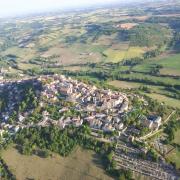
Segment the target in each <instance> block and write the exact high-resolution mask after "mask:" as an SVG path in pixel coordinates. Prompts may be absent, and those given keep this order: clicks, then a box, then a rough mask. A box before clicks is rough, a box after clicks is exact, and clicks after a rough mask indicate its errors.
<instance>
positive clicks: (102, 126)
mask: <svg viewBox="0 0 180 180" xmlns="http://www.w3.org/2000/svg"><path fill="white" fill-rule="evenodd" d="M39 80H40V81H45V80H48V77H41V78H40V79H39ZM42 96H44V97H45V98H47V99H48V101H52V102H54V101H57V100H58V98H60V97H61V98H64V100H66V101H68V102H74V104H75V105H74V109H75V110H77V111H83V112H85V114H86V115H85V117H83V118H82V119H81V118H80V117H76V118H72V117H68V118H66V119H63V118H62V119H61V120H60V121H59V123H60V124H61V126H62V127H65V126H66V125H68V124H74V125H75V126H79V125H81V124H82V123H83V121H86V122H88V123H89V125H90V127H91V128H94V129H99V130H103V131H114V130H122V129H123V127H124V124H123V122H122V116H123V114H124V113H125V112H126V111H128V98H127V96H126V94H124V93H120V92H114V91H111V90H109V89H108V90H105V89H97V88H96V87H95V86H90V85H87V84H85V83H83V82H79V81H77V80H73V79H71V78H70V77H69V78H66V77H65V76H63V75H61V76H53V79H52V78H51V82H50V83H48V84H46V85H45V86H44V89H43V91H42Z"/></svg>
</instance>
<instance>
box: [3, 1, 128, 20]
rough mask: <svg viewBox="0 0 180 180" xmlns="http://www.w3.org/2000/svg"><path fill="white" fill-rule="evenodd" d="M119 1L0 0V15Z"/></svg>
mask: <svg viewBox="0 0 180 180" xmlns="http://www.w3.org/2000/svg"><path fill="white" fill-rule="evenodd" d="M129 1H130V0H129ZM131 1H132V0H131ZM121 2H125V0H93V1H89V0H31V1H25V0H13V1H12V0H5V1H4V0H0V17H7V16H15V15H22V14H28V13H38V12H43V11H50V10H55V9H68V8H81V7H88V6H94V5H97V6H98V5H106V4H112V5H113V4H114V3H121Z"/></svg>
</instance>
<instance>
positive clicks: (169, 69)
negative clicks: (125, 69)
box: [133, 54, 180, 75]
mask: <svg viewBox="0 0 180 180" xmlns="http://www.w3.org/2000/svg"><path fill="white" fill-rule="evenodd" d="M155 65H162V66H163V68H162V69H161V71H160V72H161V73H162V74H167V75H179V74H180V54H176V55H168V57H165V58H160V59H158V58H156V59H152V60H147V61H146V62H144V63H143V64H140V65H137V66H135V67H134V68H133V70H134V71H139V72H150V71H151V69H152V67H154V66H155Z"/></svg>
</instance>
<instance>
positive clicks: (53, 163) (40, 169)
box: [2, 147, 112, 180]
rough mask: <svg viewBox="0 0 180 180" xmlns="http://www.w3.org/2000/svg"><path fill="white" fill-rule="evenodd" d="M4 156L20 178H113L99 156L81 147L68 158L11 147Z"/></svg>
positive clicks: (107, 179)
mask: <svg viewBox="0 0 180 180" xmlns="http://www.w3.org/2000/svg"><path fill="white" fill-rule="evenodd" d="M2 157H3V159H4V160H5V162H6V163H7V165H8V166H9V167H10V169H11V170H13V173H14V174H15V175H16V177H17V179H18V180H24V179H26V178H30V179H43V180H49V179H53V180H56V179H61V180H66V179H72V178H73V180H79V179H85V180H93V179H104V180H111V179H112V178H111V177H109V176H107V175H106V174H105V172H104V170H103V169H102V166H101V164H100V160H99V158H98V156H97V155H96V154H95V153H94V152H92V151H88V150H82V149H81V148H77V149H76V150H75V152H73V153H72V154H71V155H69V156H68V157H66V158H63V157H61V156H59V155H57V154H53V157H49V158H40V157H38V156H34V155H33V156H25V155H21V154H20V153H18V151H17V150H16V149H15V148H12V147H11V148H9V149H8V150H6V151H4V152H3V153H2ZM19 162H21V163H19Z"/></svg>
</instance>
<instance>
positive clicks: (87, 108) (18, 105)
mask: <svg viewBox="0 0 180 180" xmlns="http://www.w3.org/2000/svg"><path fill="white" fill-rule="evenodd" d="M9 90H10V91H9ZM0 92H1V98H2V100H1V113H0V116H1V124H0V127H1V129H0V134H1V137H2V139H3V141H4V142H6V141H7V140H8V139H7V138H9V137H13V136H16V134H18V132H19V131H21V129H27V128H36V127H50V126H56V127H58V128H60V129H62V130H63V129H66V128H68V127H72V126H73V127H75V128H79V127H81V126H84V125H88V127H90V128H91V136H92V137H93V138H95V139H97V140H99V141H102V142H106V143H117V146H116V150H115V154H114V160H115V161H117V167H118V168H120V167H125V168H127V169H130V170H133V171H135V172H138V173H141V174H144V175H148V176H151V177H154V178H158V179H169V178H170V179H172V178H173V179H176V173H175V172H174V170H173V168H172V166H169V165H168V164H166V163H165V160H164V159H163V158H162V157H161V161H160V162H159V164H158V163H154V164H152V163H153V162H152V161H151V160H150V159H149V160H150V161H147V160H142V159H139V155H140V154H144V155H145V154H147V152H148V146H147V145H145V146H144V145H143V146H139V147H136V148H134V147H132V145H131V143H134V142H139V143H140V144H144V142H145V141H144V140H145V139H146V137H149V136H151V135H153V134H154V133H156V132H158V131H159V130H161V129H160V126H161V125H162V124H163V122H164V120H163V119H162V117H161V116H160V115H158V114H148V115H146V116H145V115H144V114H139V115H138V119H139V120H138V122H139V123H138V125H132V124H131V125H130V124H128V123H127V122H126V119H127V118H129V117H130V116H129V114H131V113H133V112H135V111H136V107H135V106H133V104H132V102H131V101H132V99H133V98H137V99H141V101H142V103H143V106H144V107H148V102H147V101H146V99H145V98H144V97H141V96H139V95H136V94H132V93H131V94H126V93H123V92H120V91H114V90H111V89H101V88H97V87H96V86H94V85H89V84H86V83H84V82H82V81H79V80H76V79H73V78H71V77H66V76H64V75H47V76H40V77H37V78H26V79H22V80H17V81H2V82H1V83H0ZM15 112H17V113H15ZM138 128H139V129H138ZM143 129H146V131H145V134H142V132H141V131H142V130H143ZM5 134H8V136H7V135H6V136H4V135H5ZM103 134H104V135H103ZM123 141H125V142H127V143H128V144H126V143H125V144H124V143H123V144H122V143H121V142H123ZM123 149H127V150H126V151H127V152H126V153H125V154H124V150H123ZM123 154H124V155H123ZM132 154H134V155H133V156H132ZM139 163H140V164H141V163H144V164H146V168H147V169H146V170H145V169H144V165H142V166H141V165H140V164H139ZM138 166H139V168H138Z"/></svg>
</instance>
